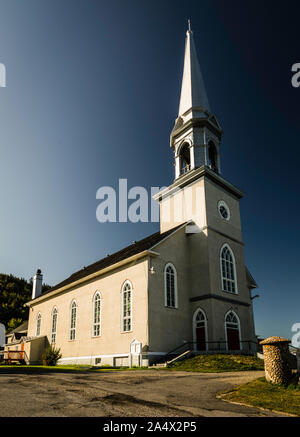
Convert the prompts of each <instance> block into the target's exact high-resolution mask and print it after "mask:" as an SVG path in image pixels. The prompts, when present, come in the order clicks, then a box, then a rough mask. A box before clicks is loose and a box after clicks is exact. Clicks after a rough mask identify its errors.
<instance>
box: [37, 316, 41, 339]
mask: <svg viewBox="0 0 300 437" xmlns="http://www.w3.org/2000/svg"><path fill="white" fill-rule="evenodd" d="M41 324H42V315H41V313H38V315H37V318H36V336H37V337H38V336H39V335H41Z"/></svg>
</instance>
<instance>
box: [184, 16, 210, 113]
mask: <svg viewBox="0 0 300 437" xmlns="http://www.w3.org/2000/svg"><path fill="white" fill-rule="evenodd" d="M199 107H200V108H203V109H206V110H207V111H209V112H211V110H210V105H209V102H208V98H207V94H206V90H205V86H204V81H203V77H202V73H201V69H200V64H199V61H198V57H197V52H196V48H195V43H194V39H193V32H192V31H191V29H190V23H189V29H188V31H187V32H186V40H185V54H184V67H183V77H182V85H181V95H180V104H179V113H178V116H180V115H182V114H184V113H185V112H186V111H188V110H189V109H191V108H199Z"/></svg>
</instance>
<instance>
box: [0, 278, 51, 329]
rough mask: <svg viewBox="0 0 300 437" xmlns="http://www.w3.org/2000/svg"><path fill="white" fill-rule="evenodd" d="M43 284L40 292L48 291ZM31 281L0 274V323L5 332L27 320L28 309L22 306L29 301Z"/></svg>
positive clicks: (47, 287) (47, 286)
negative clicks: (3, 326)
mask: <svg viewBox="0 0 300 437" xmlns="http://www.w3.org/2000/svg"><path fill="white" fill-rule="evenodd" d="M49 288H50V286H49V285H46V284H44V285H43V288H42V291H43V292H44V291H47V290H49ZM31 294H32V279H31V280H30V281H26V280H25V279H23V278H17V277H16V276H13V275H7V274H4V273H0V322H1V323H3V324H4V325H5V326H6V329H7V332H10V331H12V330H13V329H15V328H16V327H17V326H19V325H21V324H22V323H23V322H25V321H26V320H28V308H27V307H24V304H25V303H26V302H28V301H29V300H30V299H31Z"/></svg>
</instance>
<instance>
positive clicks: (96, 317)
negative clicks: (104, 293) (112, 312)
mask: <svg viewBox="0 0 300 437" xmlns="http://www.w3.org/2000/svg"><path fill="white" fill-rule="evenodd" d="M100 332H101V295H100V293H99V291H97V292H96V294H95V295H94V308H93V336H94V337H98V336H99V335H100Z"/></svg>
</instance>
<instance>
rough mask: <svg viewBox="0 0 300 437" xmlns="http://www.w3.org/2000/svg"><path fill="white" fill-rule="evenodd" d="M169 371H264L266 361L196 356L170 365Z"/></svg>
mask: <svg viewBox="0 0 300 437" xmlns="http://www.w3.org/2000/svg"><path fill="white" fill-rule="evenodd" d="M167 369H169V370H184V371H186V372H207V373H219V372H239V371H243V370H264V361H263V360H261V359H260V358H257V357H255V356H252V355H229V354H228V355H227V354H217V355H196V356H195V357H193V358H188V359H187V360H184V361H178V362H175V363H174V364H170V365H169V366H168V367H167Z"/></svg>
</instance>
